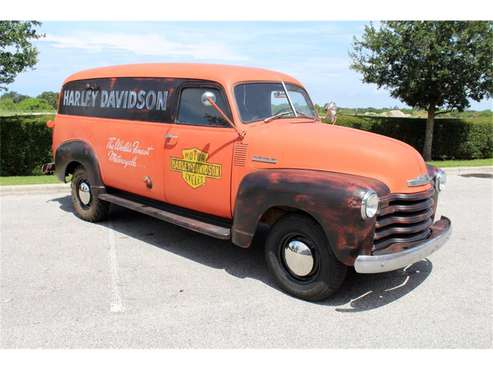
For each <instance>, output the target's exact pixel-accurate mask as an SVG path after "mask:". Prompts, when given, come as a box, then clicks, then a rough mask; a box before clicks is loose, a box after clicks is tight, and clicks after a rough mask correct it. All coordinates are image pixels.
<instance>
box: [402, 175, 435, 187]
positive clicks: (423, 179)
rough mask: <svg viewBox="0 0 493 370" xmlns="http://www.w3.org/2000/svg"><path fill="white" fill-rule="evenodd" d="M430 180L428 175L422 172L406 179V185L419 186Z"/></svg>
mask: <svg viewBox="0 0 493 370" xmlns="http://www.w3.org/2000/svg"><path fill="white" fill-rule="evenodd" d="M430 182H431V178H430V176H428V174H424V175H421V176H418V177H415V178H414V179H410V180H407V186H411V187H413V186H421V185H426V184H429V183H430Z"/></svg>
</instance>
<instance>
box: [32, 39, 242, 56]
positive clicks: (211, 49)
mask: <svg viewBox="0 0 493 370" xmlns="http://www.w3.org/2000/svg"><path fill="white" fill-rule="evenodd" d="M42 42H46V43H49V44H50V45H51V46H53V47H55V48H61V49H83V50H87V51H90V52H102V51H126V52H130V53H134V54H137V55H146V56H160V57H162V56H167V57H184V58H192V59H198V60H223V61H239V60H246V59H248V58H246V57H245V56H242V55H239V54H236V53H234V52H233V51H232V50H231V49H229V48H228V47H226V45H225V44H223V43H220V42H209V41H204V42H186V43H181V42H175V41H171V40H169V39H167V38H166V37H164V36H162V35H159V34H155V33H152V34H151V33H147V34H127V33H96V32H91V33H79V34H73V35H67V36H59V35H53V34H48V35H46V37H45V38H44V39H42Z"/></svg>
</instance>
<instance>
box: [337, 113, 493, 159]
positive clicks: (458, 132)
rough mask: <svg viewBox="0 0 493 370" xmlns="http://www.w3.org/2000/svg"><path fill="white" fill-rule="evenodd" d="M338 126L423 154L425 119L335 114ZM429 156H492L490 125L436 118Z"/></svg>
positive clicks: (481, 121)
mask: <svg viewBox="0 0 493 370" xmlns="http://www.w3.org/2000/svg"><path fill="white" fill-rule="evenodd" d="M337 124H338V125H339V126H347V127H353V128H357V129H361V130H365V131H371V132H375V133H377V134H381V135H385V136H390V137H393V138H395V139H398V140H401V141H404V142H406V143H408V144H409V145H411V146H413V147H414V148H416V150H417V151H418V152H420V153H421V152H422V150H423V145H424V138H425V128H426V119H423V118H400V117H365V116H350V115H338V117H337ZM432 157H433V159H435V160H441V159H481V158H492V157H493V122H492V117H490V118H489V119H451V118H437V119H436V120H435V128H434V132H433V150H432Z"/></svg>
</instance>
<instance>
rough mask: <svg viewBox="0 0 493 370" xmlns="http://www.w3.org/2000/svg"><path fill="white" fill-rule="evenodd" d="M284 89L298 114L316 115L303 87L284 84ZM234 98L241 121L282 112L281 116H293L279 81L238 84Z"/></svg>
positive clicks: (252, 120)
mask: <svg viewBox="0 0 493 370" xmlns="http://www.w3.org/2000/svg"><path fill="white" fill-rule="evenodd" d="M286 89H287V90H288V94H289V98H290V99H291V102H292V103H293V106H294V109H296V113H297V115H298V116H309V117H312V118H315V117H316V115H315V110H314V108H313V104H312V102H311V100H310V97H309V96H308V94H307V92H306V91H305V90H304V89H303V88H301V87H299V86H296V85H293V84H286ZM235 98H236V103H237V105H238V109H239V111H240V117H241V120H242V121H243V123H249V122H254V121H261V120H264V119H266V118H269V117H272V116H275V115H277V114H280V113H284V112H286V114H282V117H283V118H289V117H294V116H295V115H294V113H293V110H292V109H291V106H290V104H289V101H288V99H287V97H286V93H285V91H284V87H283V86H282V83H280V82H278V83H244V84H241V85H238V86H236V87H235Z"/></svg>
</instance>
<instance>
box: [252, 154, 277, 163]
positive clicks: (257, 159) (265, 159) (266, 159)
mask: <svg viewBox="0 0 493 370" xmlns="http://www.w3.org/2000/svg"><path fill="white" fill-rule="evenodd" d="M252 161H253V162H262V163H270V164H276V163H277V159H275V158H269V157H262V156H261V155H254V156H252Z"/></svg>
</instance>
